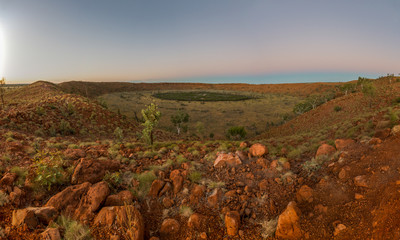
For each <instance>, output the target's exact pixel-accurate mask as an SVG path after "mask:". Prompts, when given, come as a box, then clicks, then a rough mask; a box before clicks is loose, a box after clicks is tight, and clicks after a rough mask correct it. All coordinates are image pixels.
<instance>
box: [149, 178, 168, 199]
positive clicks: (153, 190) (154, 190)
mask: <svg viewBox="0 0 400 240" xmlns="http://www.w3.org/2000/svg"><path fill="white" fill-rule="evenodd" d="M164 185H165V182H164V181H161V180H158V179H156V180H154V181H153V183H152V184H151V187H150V191H149V196H150V197H153V198H156V197H157V196H158V194H159V193H160V191H161V189H162V188H163V187H164Z"/></svg>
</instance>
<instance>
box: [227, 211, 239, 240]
mask: <svg viewBox="0 0 400 240" xmlns="http://www.w3.org/2000/svg"><path fill="white" fill-rule="evenodd" d="M239 225H240V214H239V212H238V211H229V212H227V213H226V214H225V227H226V232H227V233H228V235H229V236H236V235H237V233H238V231H239Z"/></svg>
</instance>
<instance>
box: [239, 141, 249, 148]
mask: <svg viewBox="0 0 400 240" xmlns="http://www.w3.org/2000/svg"><path fill="white" fill-rule="evenodd" d="M248 146H249V143H248V142H241V143H240V145H239V147H240V148H246V147H248Z"/></svg>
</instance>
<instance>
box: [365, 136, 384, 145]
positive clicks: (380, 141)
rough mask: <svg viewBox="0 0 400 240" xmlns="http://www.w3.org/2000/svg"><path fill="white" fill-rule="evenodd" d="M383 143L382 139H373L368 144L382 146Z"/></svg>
mask: <svg viewBox="0 0 400 240" xmlns="http://www.w3.org/2000/svg"><path fill="white" fill-rule="evenodd" d="M381 143H382V140H381V139H379V138H375V137H374V138H371V139H370V140H369V141H368V144H369V145H377V144H381Z"/></svg>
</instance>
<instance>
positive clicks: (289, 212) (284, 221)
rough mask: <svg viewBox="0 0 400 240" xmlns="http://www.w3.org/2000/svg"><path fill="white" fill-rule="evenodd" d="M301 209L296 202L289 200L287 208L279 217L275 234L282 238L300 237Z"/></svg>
mask: <svg viewBox="0 0 400 240" xmlns="http://www.w3.org/2000/svg"><path fill="white" fill-rule="evenodd" d="M299 219H300V210H299V209H298V208H297V204H296V202H293V201H292V202H289V204H288V205H287V207H286V209H285V210H284V211H283V213H282V214H281V215H280V216H279V218H278V225H277V227H276V232H275V236H276V237H278V238H282V239H300V238H301V236H302V234H301V229H300V223H299Z"/></svg>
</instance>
